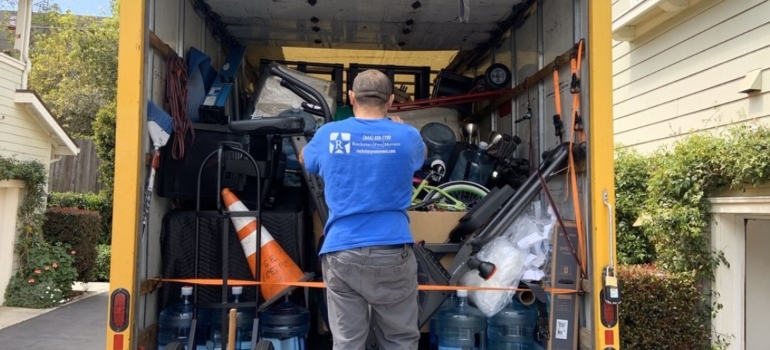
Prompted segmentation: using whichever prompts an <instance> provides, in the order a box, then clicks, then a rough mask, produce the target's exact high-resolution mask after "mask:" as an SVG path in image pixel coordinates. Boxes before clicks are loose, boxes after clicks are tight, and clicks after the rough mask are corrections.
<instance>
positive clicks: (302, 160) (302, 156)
mask: <svg viewBox="0 0 770 350" xmlns="http://www.w3.org/2000/svg"><path fill="white" fill-rule="evenodd" d="M297 160H298V161H299V165H301V166H305V147H302V149H300V150H299V156H298V157H297Z"/></svg>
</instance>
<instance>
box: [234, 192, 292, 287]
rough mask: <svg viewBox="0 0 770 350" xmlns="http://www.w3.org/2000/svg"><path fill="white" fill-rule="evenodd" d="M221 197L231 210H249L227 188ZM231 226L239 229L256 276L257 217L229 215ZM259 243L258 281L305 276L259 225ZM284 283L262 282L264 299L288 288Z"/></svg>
mask: <svg viewBox="0 0 770 350" xmlns="http://www.w3.org/2000/svg"><path fill="white" fill-rule="evenodd" d="M222 199H223V200H224V202H225V205H226V206H227V209H228V210H230V211H231V212H237V211H248V209H247V208H246V205H244V204H243V202H241V200H240V199H238V197H237V196H235V194H233V193H232V192H231V191H230V190H229V189H227V188H225V189H224V190H222ZM230 219H231V220H232V221H233V226H235V229H236V230H238V239H240V240H241V246H243V252H244V253H246V260H248V262H249V268H250V269H251V275H252V276H254V278H256V277H257V276H256V265H257V257H256V255H257V250H256V249H257V248H256V242H257V219H256V218H253V217H231V218H230ZM260 231H261V234H262V242H261V243H262V244H261V247H260V254H259V255H260V257H261V258H260V260H261V262H260V271H261V276H260V279H259V280H260V281H261V282H270V283H275V282H299V281H302V280H303V279H304V274H303V273H302V270H300V268H299V267H298V266H297V264H295V263H294V261H293V260H292V259H291V257H289V255H287V254H286V252H285V251H284V250H283V248H281V246H280V245H279V244H278V242H276V241H275V240H274V239H273V236H271V235H270V233H269V232H267V230H266V229H265V228H264V227H262V229H261V230H260ZM288 287H289V286H286V285H276V284H263V285H260V287H259V289H260V291H261V292H262V297H263V298H265V300H270V299H271V298H273V297H274V296H275V295H277V294H278V293H280V292H281V291H283V290H284V289H286V288H288Z"/></svg>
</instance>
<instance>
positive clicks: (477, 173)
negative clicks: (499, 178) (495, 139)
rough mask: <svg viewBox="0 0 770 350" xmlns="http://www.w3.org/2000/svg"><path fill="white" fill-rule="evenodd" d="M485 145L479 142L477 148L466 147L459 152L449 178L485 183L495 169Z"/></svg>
mask: <svg viewBox="0 0 770 350" xmlns="http://www.w3.org/2000/svg"><path fill="white" fill-rule="evenodd" d="M487 146H488V145H487V143H486V142H479V147H478V149H475V150H473V149H466V150H463V151H462V152H460V156H459V157H458V158H457V162H456V163H455V166H454V168H453V169H452V176H451V178H450V180H451V181H457V180H467V181H471V182H475V183H477V184H479V185H486V184H487V181H489V176H490V175H492V171H494V170H495V164H494V161H493V160H492V158H490V157H489V156H488V155H487Z"/></svg>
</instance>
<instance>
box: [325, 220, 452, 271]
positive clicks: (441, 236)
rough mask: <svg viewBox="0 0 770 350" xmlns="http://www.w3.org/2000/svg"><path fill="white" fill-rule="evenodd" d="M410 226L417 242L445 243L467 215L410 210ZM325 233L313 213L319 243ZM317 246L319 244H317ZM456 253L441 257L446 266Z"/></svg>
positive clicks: (446, 266)
mask: <svg viewBox="0 0 770 350" xmlns="http://www.w3.org/2000/svg"><path fill="white" fill-rule="evenodd" d="M407 213H408V214H409V228H410V229H411V231H412V238H414V241H415V242H419V241H425V243H444V242H446V241H447V239H449V232H451V231H452V229H453V228H454V227H455V226H457V223H458V222H459V221H460V218H462V217H463V216H464V215H465V212H438V211H435V212H425V211H409V212H407ZM322 234H323V225H321V220H320V219H319V218H318V215H316V214H315V213H313V236H314V237H315V242H316V243H317V242H318V240H319V239H320V237H321V235H322ZM316 248H317V246H316ZM453 258H454V254H446V255H444V257H443V258H442V259H441V264H442V265H444V267H445V268H448V267H449V264H451V263H452V259H453Z"/></svg>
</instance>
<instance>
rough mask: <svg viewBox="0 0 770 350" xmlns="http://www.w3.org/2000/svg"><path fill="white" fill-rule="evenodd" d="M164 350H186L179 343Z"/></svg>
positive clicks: (171, 344) (167, 345) (172, 344)
mask: <svg viewBox="0 0 770 350" xmlns="http://www.w3.org/2000/svg"><path fill="white" fill-rule="evenodd" d="M271 349H272V348H271ZM163 350H184V345H182V343H177V342H173V343H168V344H166V346H164V347H163Z"/></svg>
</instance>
